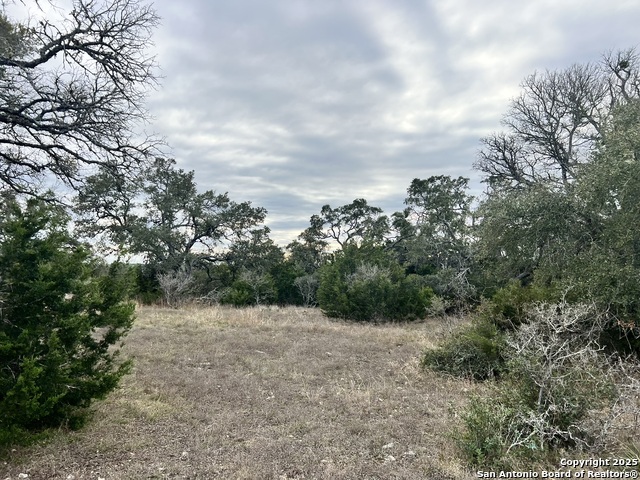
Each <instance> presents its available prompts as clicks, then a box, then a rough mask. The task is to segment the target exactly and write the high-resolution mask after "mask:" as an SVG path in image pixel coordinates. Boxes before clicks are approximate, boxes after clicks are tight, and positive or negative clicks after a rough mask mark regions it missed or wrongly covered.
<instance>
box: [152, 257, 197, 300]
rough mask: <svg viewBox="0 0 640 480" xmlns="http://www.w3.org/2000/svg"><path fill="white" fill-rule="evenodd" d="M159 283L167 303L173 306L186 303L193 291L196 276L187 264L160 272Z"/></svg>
mask: <svg viewBox="0 0 640 480" xmlns="http://www.w3.org/2000/svg"><path fill="white" fill-rule="evenodd" d="M158 283H159V284H160V289H161V290H162V293H163V295H164V299H165V301H166V302H167V305H169V306H170V307H172V308H178V307H180V306H182V305H184V304H185V302H187V300H188V299H189V298H190V296H191V294H192V293H193V288H194V278H193V276H192V275H191V273H190V272H189V270H188V269H187V268H186V267H185V266H183V267H182V268H180V269H179V270H174V271H170V272H167V273H161V274H159V275H158Z"/></svg>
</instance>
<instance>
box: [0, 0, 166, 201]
mask: <svg viewBox="0 0 640 480" xmlns="http://www.w3.org/2000/svg"><path fill="white" fill-rule="evenodd" d="M157 23H158V17H157V15H156V14H155V13H154V11H153V10H152V9H151V8H150V7H149V6H146V5H143V4H141V3H139V1H138V0H105V1H101V0H74V2H73V10H72V12H71V13H69V15H68V16H67V17H66V19H65V20H64V21H62V22H59V23H58V24H54V23H51V22H50V21H48V20H41V21H39V22H38V23H37V24H33V25H21V24H19V23H17V22H15V21H12V20H9V18H8V16H7V13H6V11H5V10H4V9H3V10H1V11H0V33H1V34H2V41H0V188H2V189H5V190H12V191H14V192H18V193H26V194H36V193H37V191H38V187H39V185H38V184H39V183H42V182H45V183H46V182H47V181H49V180H52V179H54V180H57V181H62V182H63V183H64V184H65V185H67V186H69V187H72V188H77V187H78V185H79V184H81V183H82V181H83V179H84V178H85V176H86V173H87V171H93V170H95V167H97V166H102V167H107V168H109V169H111V170H112V171H114V172H119V173H123V172H126V171H127V170H128V169H132V168H135V167H136V166H139V165H140V162H141V161H143V160H144V159H145V158H146V157H148V156H149V155H150V154H155V152H156V151H157V150H156V148H157V147H158V146H159V143H160V142H159V141H158V140H157V139H155V138H153V137H144V136H141V134H142V132H140V131H136V130H137V129H138V128H139V127H141V126H142V125H143V124H144V123H145V121H146V118H147V112H146V110H145V109H144V105H143V101H144V99H145V95H146V93H147V91H148V88H149V87H152V86H154V85H155V84H156V82H157V77H156V74H155V61H154V58H153V57H152V56H150V55H149V54H148V46H149V45H150V38H151V33H152V31H153V29H154V27H155V26H156V24H157ZM92 167H93V168H92Z"/></svg>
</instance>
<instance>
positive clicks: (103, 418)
mask: <svg viewBox="0 0 640 480" xmlns="http://www.w3.org/2000/svg"><path fill="white" fill-rule="evenodd" d="M452 322H453V323H455V322H456V321H454V320H429V321H426V322H420V323H413V324H384V325H368V324H351V323H344V322H336V321H330V320H328V319H327V318H325V317H324V316H323V315H322V314H321V313H320V312H319V311H318V310H313V309H302V308H286V309H276V308H264V309H261V308H251V309H244V310H236V309H231V308H218V307H216V308H207V309H185V310H168V309H158V308H148V307H146V308H141V309H139V311H138V319H137V321H136V325H135V327H134V329H133V330H132V332H131V334H130V335H129V337H128V338H127V345H126V347H125V350H126V352H125V353H126V354H127V355H129V356H132V357H134V361H135V366H134V370H133V373H132V374H131V375H129V376H128V377H127V378H126V379H125V380H124V381H123V383H122V386H121V387H120V388H119V389H118V390H117V391H116V392H114V393H113V394H112V395H110V396H109V398H108V399H107V400H106V401H104V402H101V403H98V404H96V406H95V416H94V418H93V420H92V421H91V422H90V424H89V425H88V426H87V427H86V428H84V429H83V430H81V431H79V432H60V434H57V435H56V436H55V437H54V438H53V439H51V440H49V441H47V442H45V443H43V444H41V445H37V446H34V447H30V448H26V449H17V450H16V451H15V452H13V453H12V455H11V456H10V458H9V460H8V462H7V463H6V464H4V465H2V464H0V479H6V478H10V479H17V478H18V475H19V474H20V473H25V474H28V475H29V477H28V478H29V479H46V480H50V479H51V480H52V479H75V480H80V479H98V478H103V479H105V480H107V479H143V478H148V479H177V478H183V479H214V478H225V479H227V478H228V479H325V478H326V479H425V478H427V479H428V478H434V479H435V478H438V479H446V478H451V479H458V478H460V479H464V478H471V472H468V471H467V470H466V469H465V468H464V467H463V466H462V465H461V464H460V462H459V461H458V460H457V459H456V452H455V449H454V447H453V443H452V441H451V440H450V439H449V437H448V432H449V431H450V430H451V418H452V417H451V415H450V414H449V412H450V411H451V410H454V411H455V410H456V409H458V408H459V407H460V406H461V404H463V403H464V402H465V399H466V397H467V396H468V394H469V391H470V390H474V389H476V388H477V387H475V386H474V385H473V384H471V383H469V382H465V381H461V380H454V379H450V378H446V377H441V376H438V375H436V374H434V373H431V372H425V371H423V370H421V369H420V367H419V360H420V356H421V354H422V352H423V351H424V349H425V348H427V347H431V346H432V345H433V344H434V343H435V342H437V341H438V340H439V339H440V338H441V337H442V336H443V335H444V334H446V333H447V332H448V331H449V329H450V328H451V327H452V325H451V323H452Z"/></svg>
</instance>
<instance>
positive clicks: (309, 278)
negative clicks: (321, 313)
mask: <svg viewBox="0 0 640 480" xmlns="http://www.w3.org/2000/svg"><path fill="white" fill-rule="evenodd" d="M293 284H294V285H295V286H296V288H297V289H298V291H299V292H300V295H302V302H303V305H304V306H305V308H309V307H315V306H316V293H317V291H318V287H319V286H320V280H318V277H317V275H308V274H307V275H303V276H302V277H298V278H296V279H295V280H294V281H293Z"/></svg>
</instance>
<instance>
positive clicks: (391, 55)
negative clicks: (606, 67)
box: [149, 0, 640, 244]
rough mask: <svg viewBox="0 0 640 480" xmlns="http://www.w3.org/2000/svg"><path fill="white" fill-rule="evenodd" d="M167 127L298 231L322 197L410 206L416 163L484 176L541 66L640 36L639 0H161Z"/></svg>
mask: <svg viewBox="0 0 640 480" xmlns="http://www.w3.org/2000/svg"><path fill="white" fill-rule="evenodd" d="M155 6H156V9H157V10H158V13H159V14H160V15H161V16H162V17H163V25H162V27H161V28H160V29H159V30H158V32H157V34H156V37H155V40H156V42H155V43H156V47H155V48H156V50H157V53H158V61H159V63H160V64H161V66H162V70H163V75H164V80H163V85H162V87H161V88H160V89H159V90H158V91H157V92H155V93H154V94H153V95H151V97H150V99H149V108H150V110H151V112H152V113H153V114H154V115H155V117H156V119H155V121H154V127H155V129H156V130H158V132H159V133H161V134H163V135H165V136H166V138H167V140H168V142H169V144H170V145H171V147H172V150H171V154H172V155H173V156H174V157H175V158H176V159H177V161H178V164H179V166H180V167H181V168H184V169H188V170H191V169H193V170H195V171H196V179H197V182H198V184H199V186H200V188H202V189H215V190H217V191H228V192H229V194H230V196H231V197H232V198H233V199H234V200H236V201H244V200H251V201H252V202H253V203H254V204H256V205H260V206H264V207H266V208H267V209H268V210H269V217H268V224H269V226H270V227H271V228H272V230H273V232H274V238H275V239H276V240H277V241H278V242H280V243H282V244H285V243H288V242H289V241H291V240H293V239H294V238H295V236H296V235H297V234H298V233H299V232H300V231H301V230H302V229H304V228H305V227H306V226H307V224H308V219H309V217H310V216H311V215H312V214H314V213H317V212H318V211H319V210H320V208H321V206H322V205H323V204H326V203H330V204H331V205H333V206H338V205H342V204H345V203H348V202H350V201H351V200H353V199H354V198H358V197H364V198H366V199H367V200H368V201H369V203H371V204H373V205H377V206H380V207H382V208H383V209H384V210H385V211H386V212H387V213H389V214H390V213H392V212H393V211H395V210H399V209H401V208H402V200H403V199H404V196H405V191H406V188H407V187H408V185H409V183H410V182H411V180H412V179H413V178H416V177H418V178H426V177H428V176H430V175H437V174H448V175H452V176H457V175H464V176H467V177H471V178H472V184H473V188H474V192H475V193H479V192H480V191H481V186H480V184H479V179H478V175H477V174H476V172H474V171H473V170H472V167H471V165H472V163H473V161H474V160H475V156H476V153H477V150H478V148H479V142H478V140H479V138H480V137H482V136H484V135H487V134H488V133H490V132H492V131H495V130H498V129H499V128H500V125H499V122H500V118H501V116H502V114H503V113H504V112H505V110H506V107H507V105H508V102H509V99H510V98H512V97H513V96H515V95H516V94H517V93H518V91H519V88H518V85H519V83H520V81H521V80H522V79H523V78H524V77H525V76H526V75H528V74H530V73H532V72H533V71H534V70H536V69H537V70H541V69H544V68H562V67H565V66H568V65H570V64H572V63H575V62H584V61H597V60H598V58H599V56H600V54H602V53H603V52H604V51H605V50H606V49H609V48H627V47H630V46H634V43H633V42H637V39H636V38H634V31H635V24H636V23H637V20H638V19H639V18H640V4H638V3H637V2H634V1H629V2H623V1H620V2H616V3H615V6H610V3H609V2H605V1H596V0H592V1H580V2H577V1H566V2H558V1H557V0H554V1H550V0H549V1H547V0H544V1H537V2H514V1H512V0H511V1H506V0H487V1H485V2H477V1H474V0H447V1H436V0H433V1H431V2H429V1H417V0H415V1H413V0H404V1H391V0H368V1H367V2H362V1H357V0H352V1H336V0H327V1H323V2H315V1H312V0H271V1H269V2H264V1H261V0H233V1H231V0H217V1H216V2H208V1H206V0H192V1H190V2H172V1H169V0H157V1H156V4H155Z"/></svg>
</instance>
